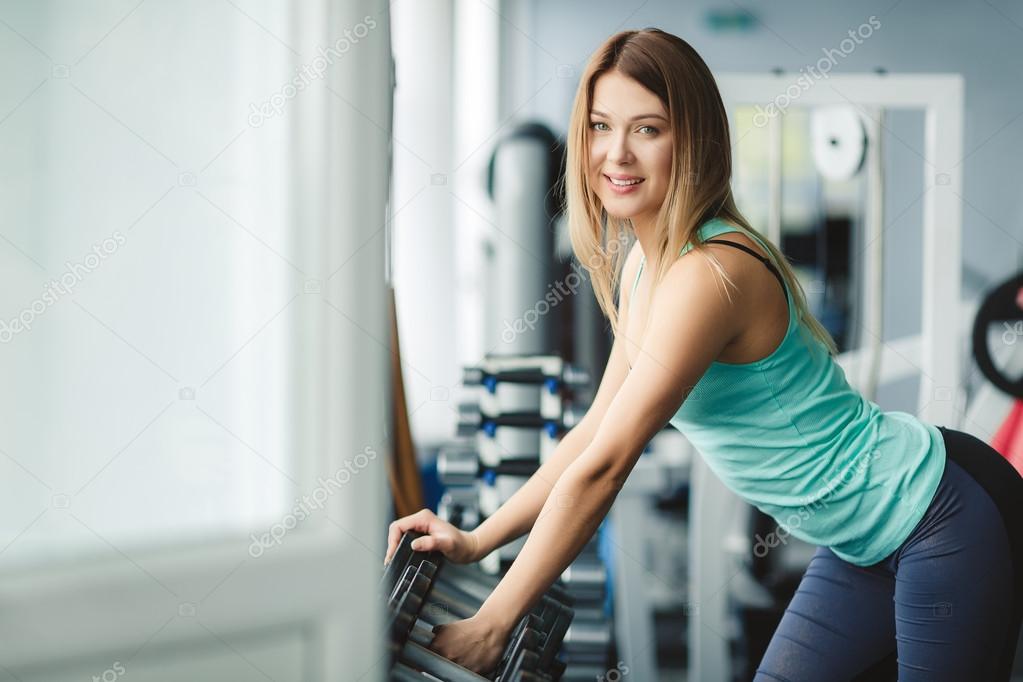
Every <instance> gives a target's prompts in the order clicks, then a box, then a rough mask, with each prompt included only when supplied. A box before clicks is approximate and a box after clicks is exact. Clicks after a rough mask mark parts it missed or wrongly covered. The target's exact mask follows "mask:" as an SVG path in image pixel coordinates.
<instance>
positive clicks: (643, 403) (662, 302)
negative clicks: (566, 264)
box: [474, 259, 743, 633]
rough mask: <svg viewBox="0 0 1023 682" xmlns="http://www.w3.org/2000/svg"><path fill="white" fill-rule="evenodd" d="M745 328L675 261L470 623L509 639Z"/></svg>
mask: <svg viewBox="0 0 1023 682" xmlns="http://www.w3.org/2000/svg"><path fill="white" fill-rule="evenodd" d="M737 279H738V280H739V282H738V284H739V285H740V287H741V286H742V285H743V282H742V281H741V280H742V278H741V276H740V277H737ZM740 326H741V316H740V315H739V314H738V306H737V305H736V303H735V302H734V301H726V300H725V297H724V296H723V295H722V294H721V291H720V288H719V287H718V284H717V282H716V281H715V279H714V277H713V276H712V275H711V274H709V270H708V269H707V268H705V267H704V265H703V264H702V263H700V262H699V260H698V259H679V261H678V262H676V263H675V264H674V265H673V266H672V267H671V268H670V269H669V271H668V273H667V274H666V276H665V278H664V280H663V283H662V284H661V285H660V286H659V287H658V291H657V292H656V295H655V296H654V300H653V303H652V305H651V312H650V322H649V325H648V329H647V331H646V333H645V335H644V338H643V343H642V349H641V352H640V354H639V356H638V358H637V360H636V363H635V365H634V366H633V368H632V370H631V372H629V374H628V378H627V379H626V380H625V382H624V383H623V384H622V386H621V387H620V388H619V390H618V391H617V393H616V395H615V398H614V400H613V401H612V403H611V405H610V406H609V407H608V409H607V414H606V415H605V417H604V419H603V420H602V421H601V423H600V427H599V428H598V430H597V433H596V434H595V435H594V437H593V439H592V440H591V442H590V443H589V445H587V446H586V448H585V449H584V451H583V453H582V454H581V455H580V456H579V457H578V458H576V459H575V461H573V462H572V463H571V465H570V466H569V467H568V468H567V469H566V470H565V471H564V473H563V475H562V476H561V478H560V479H559V480H558V481H557V482H556V484H555V486H554V488H553V490H552V491H551V493H550V494H549V495H548V497H547V499H546V500H545V502H544V506H543V513H542V514H541V515H540V517H539V519H538V520H537V522H536V525H535V527H534V528H533V529H532V532H530V534H529V539H528V541H527V542H526V544H525V546H524V547H523V548H522V551H521V552H519V555H518V557H517V558H516V559H515V562H514V563H513V564H512V566H511V568H509V569H508V572H507V573H506V574H505V576H504V578H502V579H501V582H500V583H499V584H498V586H497V587H496V588H495V589H494V591H493V593H492V594H491V595H490V597H488V598H487V600H486V601H485V602H484V603H483V605H482V606H481V607H480V610H479V611H478V612H477V614H476V616H475V617H474V619H475V620H474V623H482V624H484V625H485V626H487V627H492V628H494V629H495V631H496V632H498V633H508V632H510V631H511V628H512V627H514V625H515V623H516V622H518V620H519V619H520V618H522V616H523V615H524V614H525V613H526V612H527V611H528V610H529V609H530V608H531V607H532V605H533V603H534V602H535V601H536V600H537V599H538V598H539V596H540V595H541V594H542V593H543V592H544V591H546V590H547V589H548V588H549V587H550V585H551V584H552V583H553V582H554V580H556V579H557V577H558V576H559V575H561V572H562V571H564V569H565V567H566V566H568V565H569V564H570V563H571V562H572V560H573V559H574V558H575V557H576V556H577V555H578V554H579V552H580V551H581V550H582V548H583V546H584V545H585V544H586V542H587V541H588V540H589V539H590V537H592V535H593V533H594V532H595V531H596V529H597V527H598V526H599V525H600V522H601V520H602V519H603V518H604V516H605V515H606V514H607V512H608V511H609V509H610V508H611V505H612V504H613V503H614V500H615V497H616V496H617V494H618V492H619V491H620V490H621V488H622V486H623V485H624V484H625V480H626V478H627V477H628V476H629V473H630V472H631V471H632V468H633V466H635V464H636V461H637V460H638V459H639V456H640V454H641V453H642V451H643V448H644V446H645V445H646V443H647V442H648V441H649V440H650V439H651V438H652V437H653V436H654V435H655V434H656V433H657V432H658V431H659V430H660V429H661V428H663V426H664V425H665V424H666V423H667V422H668V420H669V419H670V418H671V416H672V415H673V414H674V413H675V412H676V411H677V410H678V408H679V407H680V406H681V404H682V402H683V401H684V400H685V398H686V396H687V395H688V394H689V392H690V391H691V390H692V388H693V387H694V386H695V385H696V384H697V382H698V381H699V380H700V378H701V377H702V376H703V374H704V372H706V370H707V367H709V366H710V363H711V362H712V361H713V360H714V359H715V358H716V357H718V355H720V353H721V351H722V350H723V349H724V348H725V346H726V345H727V344H728V343H729V342H730V340H731V339H732V338H734V336H735V332H736V330H737V329H738V328H739V327H740Z"/></svg>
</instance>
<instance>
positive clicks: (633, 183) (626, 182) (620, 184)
mask: <svg viewBox="0 0 1023 682" xmlns="http://www.w3.org/2000/svg"><path fill="white" fill-rule="evenodd" d="M604 177H605V178H607V180H608V182H610V183H611V184H612V185H614V186H615V187H635V186H636V185H638V184H640V183H642V182H643V181H644V180H645V179H646V178H633V179H632V180H617V179H615V178H612V177H611V176H610V175H607V174H606V173H605V174H604Z"/></svg>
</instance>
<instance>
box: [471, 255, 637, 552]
mask: <svg viewBox="0 0 1023 682" xmlns="http://www.w3.org/2000/svg"><path fill="white" fill-rule="evenodd" d="M640 257H641V251H640V249H639V243H638V242H637V243H635V244H634V245H633V247H632V250H631V251H630V252H629V255H628V257H627V258H626V260H625V266H624V267H623V268H622V283H623V285H622V288H621V292H622V293H621V299H620V300H621V304H620V305H619V313H620V317H619V320H621V321H622V322H620V324H619V334H618V336H617V337H616V338H615V340H614V343H613V344H612V346H611V353H610V355H609V356H608V360H607V367H605V369H604V376H603V377H602V378H601V380H600V387H599V388H598V389H597V394H596V395H595V396H594V398H593V404H592V405H590V407H589V409H587V410H586V415H585V416H584V417H583V418H582V419H581V420H580V422H579V423H578V424H576V426H575V427H573V428H572V429H571V430H570V431H569V432H568V433H566V434H565V435H564V436H563V437H562V439H561V442H560V443H558V445H557V447H556V448H555V449H554V452H553V453H552V454H551V456H550V457H549V458H548V459H547V461H546V462H544V463H543V465H542V466H541V467H540V468H539V469H537V471H536V473H534V474H533V475H532V476H531V477H530V478H529V480H528V481H526V483H525V484H523V486H522V487H521V488H519V489H518V490H517V491H516V492H515V494H514V495H512V496H511V497H510V498H508V501H507V502H505V503H504V504H503V505H501V507H500V508H499V509H498V510H497V511H496V512H495V513H494V514H493V515H491V516H490V518H488V519H487V520H486V521H484V522H483V523H482V524H480V525H479V527H477V528H476V529H475V530H473V531H472V533H471V535H472V536H473V538H474V539H475V541H476V557H475V559H476V560H477V561H478V560H479V559H482V558H483V557H485V556H486V555H488V554H490V553H491V552H493V551H494V550H495V549H497V548H498V547H501V546H503V545H505V544H507V543H509V542H511V541H513V540H516V539H517V538H519V537H521V536H523V535H525V534H526V533H528V532H529V531H530V529H531V528H532V527H533V524H534V523H536V519H537V517H538V516H539V515H540V510H541V509H543V506H544V503H545V502H546V501H547V498H548V496H549V495H550V494H551V490H553V489H554V485H555V483H557V482H558V479H559V478H561V474H562V473H564V471H565V469H567V468H568V466H569V465H570V464H571V463H572V462H574V461H575V460H576V458H577V457H579V454H580V453H581V452H582V451H583V450H585V449H586V447H587V446H588V445H589V444H590V442H591V441H592V440H593V436H594V435H595V434H596V433H597V428H598V427H599V426H600V422H601V420H602V419H603V418H604V414H605V413H606V412H607V408H608V406H609V405H610V404H611V401H612V400H613V399H614V397H615V395H616V394H617V393H618V389H619V388H621V386H622V384H623V383H624V382H625V377H626V376H627V375H628V373H629V364H628V361H627V360H626V358H625V343H624V339H625V338H627V331H625V332H624V333H623V331H622V330H624V329H625V327H624V320H625V319H626V315H627V314H628V306H629V296H630V289H631V287H632V282H633V280H634V279H635V277H636V270H637V269H638V267H639V259H640Z"/></svg>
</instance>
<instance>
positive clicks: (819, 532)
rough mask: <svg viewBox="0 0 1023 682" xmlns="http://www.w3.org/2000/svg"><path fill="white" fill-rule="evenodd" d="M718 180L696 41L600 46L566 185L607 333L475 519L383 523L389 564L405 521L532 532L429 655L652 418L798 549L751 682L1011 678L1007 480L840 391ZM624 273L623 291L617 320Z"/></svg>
mask: <svg viewBox="0 0 1023 682" xmlns="http://www.w3.org/2000/svg"><path fill="white" fill-rule="evenodd" d="M730 177H731V145H730V141H729V133H728V122H727V117H726V112H725V109H724V106H723V104H722V102H721V98H720V95H719V93H718V90H717V86H716V84H715V82H714V79H713V76H712V75H711V73H710V71H709V69H708V68H707V66H706V64H705V63H704V62H703V60H702V59H701V58H700V57H699V55H697V53H696V52H695V51H694V50H693V48H692V47H691V46H689V45H688V44H687V43H686V42H685V41H683V40H681V39H679V38H677V37H675V36H673V35H670V34H668V33H664V32H662V31H659V30H656V29H647V30H643V31H626V32H623V33H619V34H617V35H614V36H612V37H611V38H609V39H608V40H607V41H606V42H605V43H604V45H602V46H601V48H600V49H599V50H598V51H597V52H596V53H595V54H594V56H593V57H592V58H591V60H590V62H589V64H588V66H587V68H586V71H585V73H584V74H583V77H582V79H581V82H580V85H579V90H578V92H577V94H576V99H575V103H574V107H573V111H572V116H571V122H570V129H569V135H568V169H567V177H566V196H567V210H568V217H569V226H570V231H571V238H572V245H573V249H574V251H575V255H576V257H577V258H578V259H579V261H580V262H581V263H585V264H586V267H587V269H588V270H589V272H590V275H591V278H592V281H593V287H594V291H595V293H596V296H597V299H598V301H599V302H600V305H601V307H602V309H603V310H604V312H605V314H606V315H607V316H608V318H609V320H610V322H611V325H612V329H613V331H614V336H615V341H614V344H613V347H612V350H611V354H610V357H609V360H608V364H607V368H606V369H605V371H604V375H603V378H602V380H601V384H600V387H599V389H598V391H597V394H596V397H595V399H594V402H593V404H592V406H591V407H590V408H589V410H588V412H587V413H586V416H585V418H584V419H583V420H582V421H581V423H580V424H579V425H578V426H576V427H575V428H573V429H572V430H571V431H570V432H569V433H568V434H566V436H565V437H564V438H563V439H562V441H561V443H560V444H559V446H558V448H557V449H556V451H555V452H554V454H553V456H552V457H551V458H550V459H549V460H548V461H547V462H546V463H544V465H543V466H542V467H541V468H540V469H539V471H538V472H537V473H536V474H535V475H534V476H533V477H532V478H530V479H529V481H528V482H527V483H526V484H525V485H524V486H523V487H522V488H521V489H520V490H519V491H518V492H517V493H516V494H515V495H514V496H513V497H512V498H511V499H510V500H509V501H508V502H507V503H506V504H505V505H504V506H503V507H501V509H500V510H499V511H498V512H497V513H496V514H494V515H493V516H491V517H490V518H489V519H487V520H486V521H485V522H484V523H483V524H482V525H480V526H479V527H478V528H476V529H475V530H473V531H472V532H463V531H460V530H458V529H455V528H453V527H452V526H450V525H449V524H446V523H444V522H442V521H440V520H438V519H437V518H436V517H435V516H433V514H431V513H430V512H429V511H427V510H423V511H421V512H419V513H417V514H414V515H412V516H409V517H405V518H403V519H400V520H398V521H395V522H394V523H393V524H391V528H390V531H389V537H388V550H387V556H388V558H389V557H390V555H391V553H392V552H393V551H394V548H395V546H396V543H397V540H398V538H399V537H400V535H401V533H402V532H403V531H406V530H408V529H410V528H414V529H416V530H419V531H422V532H425V533H428V534H429V537H424V538H421V539H420V540H419V541H418V543H419V548H421V549H424V550H431V549H437V550H440V551H442V552H444V553H445V554H446V555H447V557H448V558H449V559H450V560H452V561H457V562H467V561H473V560H477V559H479V558H481V557H483V556H485V555H487V554H488V553H489V552H491V551H493V550H494V549H496V548H497V547H499V546H501V545H503V544H505V543H507V542H510V541H511V540H513V539H515V538H517V537H519V536H521V535H523V534H524V533H527V532H529V537H528V540H527V542H526V544H525V546H524V547H523V549H522V551H521V553H520V554H519V556H518V558H517V559H516V560H515V562H514V564H513V565H512V566H511V568H510V569H509V570H508V572H507V574H506V575H505V577H504V578H503V579H502V580H501V583H500V584H499V585H498V587H497V588H496V589H495V591H494V592H493V594H492V595H491V596H490V598H489V599H487V601H486V602H485V603H484V604H483V605H482V607H481V608H480V610H479V611H478V613H477V614H476V615H475V616H474V617H472V618H469V619H467V620H463V621H459V622H456V623H453V624H451V625H447V626H444V627H439V628H437V629H436V637H435V639H434V642H433V644H432V647H433V648H434V649H435V650H437V651H438V652H440V653H442V654H444V655H446V656H447V657H449V658H451V659H453V660H455V661H457V662H459V663H461V664H462V665H464V666H466V667H468V668H470V669H472V670H476V671H480V672H483V671H489V670H491V669H492V668H493V667H494V666H495V664H496V663H497V662H498V659H499V657H500V654H501V650H502V648H503V646H504V644H505V642H506V640H507V637H508V634H509V633H510V631H511V629H512V628H513V627H514V625H515V623H516V622H517V621H518V620H519V619H520V618H521V617H522V616H523V615H524V614H525V613H526V612H527V611H528V610H529V607H530V605H531V604H532V603H533V602H534V601H535V600H536V599H537V598H538V597H539V596H540V595H541V594H542V593H543V592H544V591H545V590H546V589H547V588H548V586H550V585H551V583H552V582H553V581H554V580H555V579H556V578H557V577H558V576H559V575H560V574H561V572H562V571H563V570H564V568H565V567H566V566H567V565H568V564H569V563H570V562H571V561H572V560H573V559H574V558H575V557H576V555H577V554H578V553H579V552H580V550H581V549H582V547H583V545H584V544H585V543H586V541H587V539H588V538H590V537H591V536H592V535H593V533H594V532H595V531H596V529H597V526H598V525H599V524H600V522H601V520H602V519H603V517H604V516H605V514H606V513H607V512H608V510H609V508H610V507H611V504H612V502H613V501H614V498H615V495H616V494H617V492H618V491H619V489H620V488H621V486H622V484H623V483H624V481H625V479H626V478H627V476H628V475H629V472H630V471H631V470H632V467H633V465H634V464H635V462H636V459H637V458H638V457H639V456H640V454H641V452H642V451H643V448H644V446H645V444H646V443H647V442H648V441H649V440H650V438H652V437H653V436H654V435H655V434H656V433H657V432H658V431H659V430H660V429H661V428H663V427H664V426H665V424H666V423H668V422H670V423H671V424H672V425H674V426H675V427H676V428H678V429H679V430H680V431H681V432H682V433H684V434H685V435H686V437H687V438H688V439H689V440H690V441H691V442H692V443H693V445H694V446H695V447H696V448H697V449H698V450H699V452H700V453H701V455H702V456H703V457H704V459H705V460H706V462H707V464H708V465H709V466H710V468H711V469H712V470H713V471H714V472H715V473H716V474H717V475H718V476H719V477H720V478H721V480H722V481H723V482H724V483H725V484H726V485H728V486H729V488H731V489H732V490H734V491H735V492H736V494H738V495H739V496H740V497H742V498H743V499H745V500H746V501H748V502H749V503H751V504H753V505H755V506H756V507H758V508H759V509H761V510H762V511H764V512H765V513H767V514H768V515H770V516H772V517H773V518H774V519H775V520H776V521H777V522H778V527H777V529H776V530H775V532H774V535H776V536H777V537H776V538H775V539H778V538H780V537H782V536H784V535H787V534H791V535H793V536H796V537H799V538H801V539H803V540H806V541H807V542H811V543H814V544H816V545H818V549H817V551H816V553H815V555H814V556H813V559H812V561H811V562H810V565H809V567H808V568H807V569H806V573H805V575H804V577H803V579H802V582H801V584H800V587H799V590H798V591H797V593H796V594H795V596H794V597H793V598H792V601H791V603H790V604H789V605H788V608H787V610H786V612H785V614H784V616H783V618H782V620H781V623H780V624H779V626H778V629H777V631H776V633H775V635H774V637H773V639H772V640H771V643H770V645H769V647H768V649H767V652H766V654H765V655H764V657H763V660H762V661H761V662H760V666H759V669H758V671H757V676H756V678H755V679H756V680H758V681H759V680H789V681H792V682H796V681H798V680H842V679H853V678H855V677H857V676H858V675H860V674H861V673H863V672H864V671H866V670H868V669H870V668H872V667H874V666H875V665H877V664H878V663H879V662H883V661H884V660H885V659H888V660H891V659H893V658H896V657H897V662H898V668H899V679H900V680H928V681H933V680H1005V679H1008V675H1009V668H1010V666H1011V663H1012V659H1013V655H1014V650H1015V644H1016V641H1017V638H1018V634H1019V628H1020V612H1021V610H1020V590H1021V576H1023V558H1021V548H1023V540H1021V529H1020V522H1021V521H1023V509H1021V506H1020V505H1021V504H1023V480H1021V479H1020V477H1019V475H1018V474H1017V473H1016V471H1015V469H1013V467H1012V466H1011V465H1009V464H1008V462H1006V461H1005V460H1004V459H1002V458H1001V457H1000V456H999V455H998V454H997V453H996V452H994V451H993V450H991V449H990V448H989V447H987V446H986V445H985V444H984V443H982V442H981V441H979V440H977V439H975V438H973V437H972V436H969V435H967V434H964V433H960V432H957V431H953V430H949V429H942V428H940V427H936V426H934V425H931V424H926V423H924V422H921V421H920V420H918V419H916V418H915V417H913V416H911V415H909V414H906V413H902V412H882V411H881V410H880V409H879V408H878V406H877V405H875V404H874V403H872V402H870V401H867V400H865V399H864V398H863V397H862V396H860V395H859V394H858V393H857V392H855V391H854V390H853V389H851V388H850V387H849V385H848V384H847V383H846V380H845V375H844V374H843V372H842V370H841V369H840V367H839V366H838V365H837V364H836V363H835V362H834V359H833V355H834V353H835V346H834V343H833V341H832V340H831V338H830V336H829V335H828V333H827V331H826V330H825V329H824V328H823V327H822V326H821V325H820V324H819V323H818V322H817V321H816V320H815V319H814V318H813V316H812V315H811V314H810V312H809V311H808V309H807V305H806V300H805V297H804V295H803V291H802V288H801V287H800V285H799V283H798V281H797V280H796V277H795V276H794V273H793V271H792V269H791V268H790V267H789V265H788V263H787V262H786V261H785V259H784V257H783V256H782V255H781V253H780V252H779V251H778V249H777V248H776V247H775V246H774V245H773V244H771V243H770V242H769V241H768V240H767V239H766V238H764V237H763V236H762V235H761V234H760V233H759V232H757V231H756V230H754V229H753V228H752V227H751V226H750V225H749V224H748V223H747V222H746V220H745V219H744V218H743V217H742V215H741V214H740V213H739V211H738V209H737V208H736V206H735V202H734V200H733V198H732V194H731V189H730V185H729V182H730ZM627 232H631V233H632V234H633V235H634V236H635V244H634V245H633V247H632V249H631V250H630V251H629V252H628V253H627V255H624V256H623V254H622V253H620V250H619V249H616V248H615V247H616V246H617V245H618V244H620V243H621V240H620V237H621V236H622V235H623V233H627ZM623 259H624V266H622V263H621V261H622V260H623ZM620 282H624V283H625V284H627V285H631V287H630V286H622V287H620V291H621V295H620V306H621V312H620V314H619V311H618V308H617V307H616V305H615V299H614V295H613V292H614V290H615V289H616V285H618V284H619V283H620ZM767 546H768V547H769V546H771V545H770V542H768V543H767ZM765 549H766V548H765ZM725 583H726V580H725V578H724V577H723V578H722V587H724V585H725Z"/></svg>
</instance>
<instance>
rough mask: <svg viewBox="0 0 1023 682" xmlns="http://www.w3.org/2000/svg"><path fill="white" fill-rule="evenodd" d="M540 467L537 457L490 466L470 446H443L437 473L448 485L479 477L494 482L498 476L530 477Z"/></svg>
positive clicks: (438, 457)
mask: <svg viewBox="0 0 1023 682" xmlns="http://www.w3.org/2000/svg"><path fill="white" fill-rule="evenodd" d="M538 468H540V460H539V458H537V457H516V458H512V459H504V460H502V461H501V463H500V464H498V465H497V466H488V465H486V464H483V463H482V462H481V461H480V458H479V454H478V453H477V452H476V450H474V449H468V448H459V447H448V448H442V449H441V451H440V453H438V455H437V475H438V476H439V477H440V480H441V483H443V484H444V485H446V486H454V485H472V484H473V483H475V481H476V479H478V478H483V479H485V480H486V481H487V482H492V481H493V479H494V478H495V477H497V476H516V477H522V478H529V477H530V476H532V475H533V474H534V473H536V470H537V469H538Z"/></svg>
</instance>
